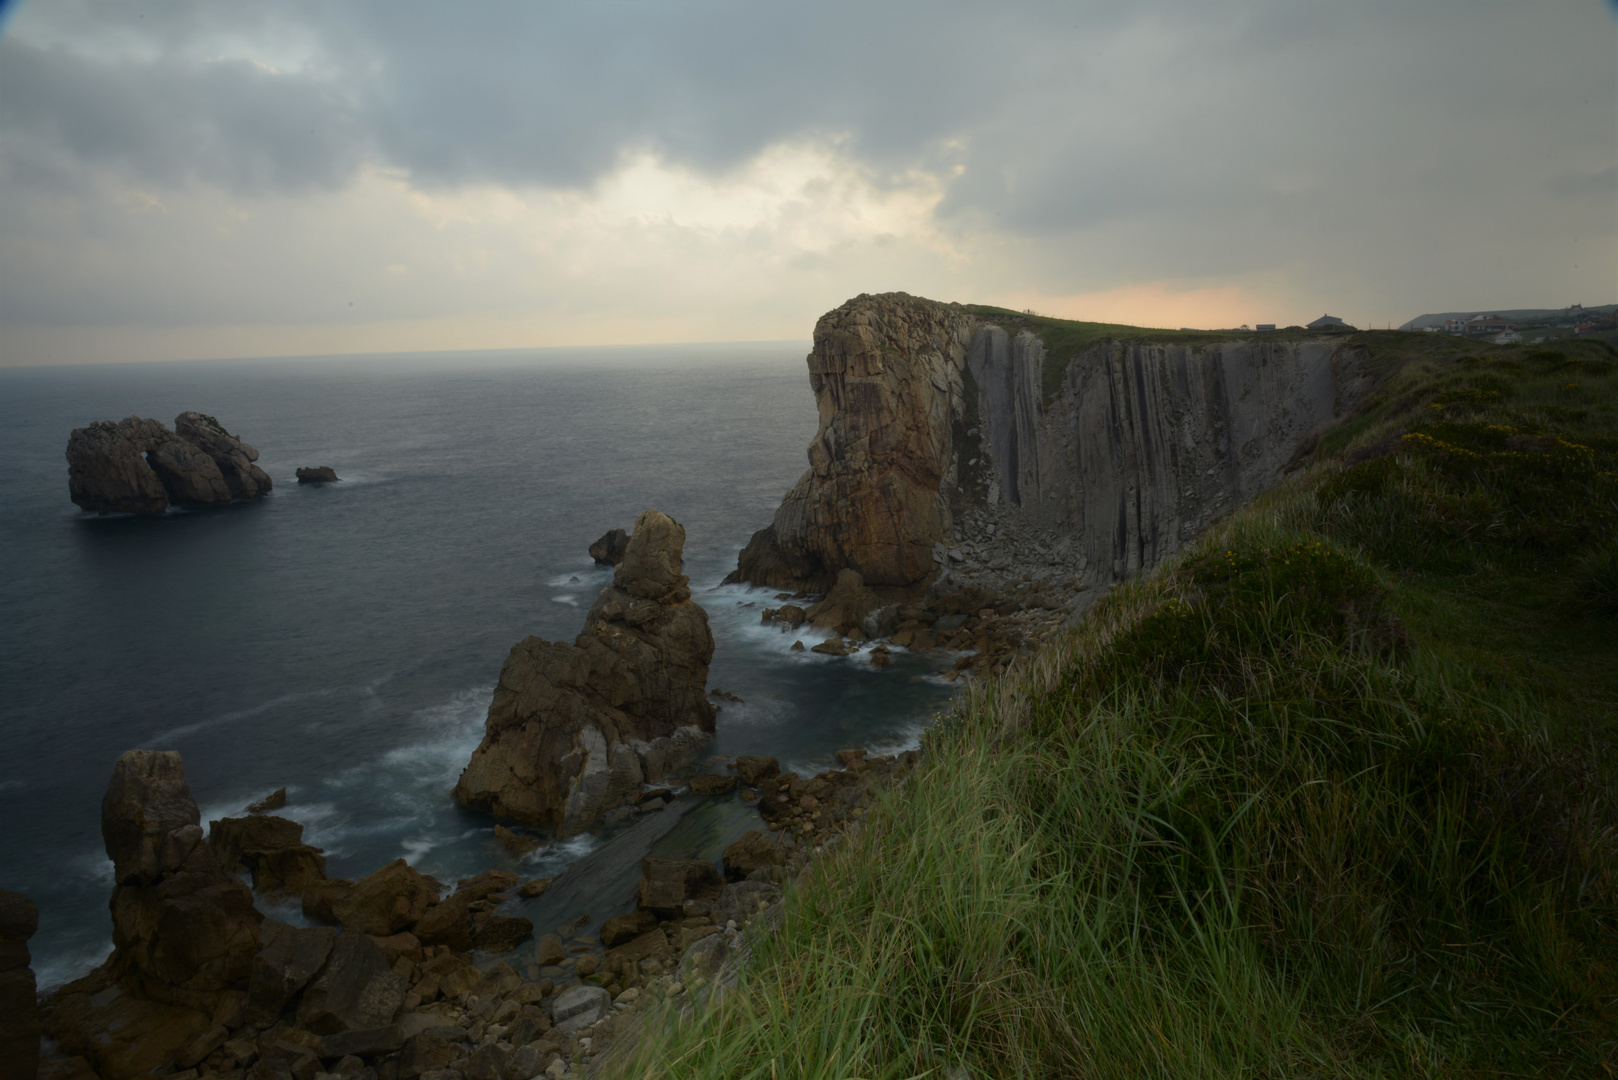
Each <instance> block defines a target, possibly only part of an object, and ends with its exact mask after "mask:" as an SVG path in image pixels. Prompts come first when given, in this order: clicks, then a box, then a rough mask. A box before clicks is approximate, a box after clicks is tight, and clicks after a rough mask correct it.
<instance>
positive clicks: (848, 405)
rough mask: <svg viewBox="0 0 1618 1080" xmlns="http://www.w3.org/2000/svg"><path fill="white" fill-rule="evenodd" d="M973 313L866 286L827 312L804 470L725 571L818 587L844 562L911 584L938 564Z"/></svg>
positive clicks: (816, 353) (815, 355)
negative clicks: (815, 420) (872, 291)
mask: <svg viewBox="0 0 1618 1080" xmlns="http://www.w3.org/2000/svg"><path fill="white" fill-rule="evenodd" d="M976 323H977V319H976V318H975V317H974V316H972V315H971V314H969V313H968V312H967V311H966V310H965V309H963V308H961V307H959V306H958V305H952V304H951V305H946V304H938V303H934V302H932V301H929V300H923V299H920V298H918V297H912V296H906V295H905V294H904V293H889V294H886V295H882V296H868V295H867V296H859V297H856V298H855V299H853V300H850V301H848V302H847V303H846V304H844V305H843V306H842V307H840V308H838V309H837V310H835V311H831V312H828V313H827V314H825V315H823V316H821V318H820V321H819V322H818V323H817V324H816V325H815V338H814V350H813V351H812V352H811V353H810V354H809V385H810V388H811V389H812V390H813V391H814V394H815V401H816V403H817V404H818V405H819V407H820V428H819V430H818V431H817V432H816V433H815V437H814V440H813V441H812V442H811V443H810V444H809V471H807V472H806V473H804V474H803V476H802V477H801V478H800V479H799V480H798V482H797V484H795V485H794V486H793V488H792V490H791V491H789V492H787V494H786V496H785V498H784V499H783V500H782V503H781V506H780V508H779V509H778V510H777V511H776V513H775V521H774V522H773V523H772V524H771V525H770V526H769V527H768V528H766V529H763V530H761V531H759V532H757V533H755V534H754V535H753V538H752V540H751V541H750V542H749V543H748V545H747V547H746V549H745V550H743V552H742V554H741V557H740V559H739V560H738V563H737V569H736V572H735V573H734V574H733V575H731V578H729V579H727V580H734V581H747V582H752V583H754V584H757V585H771V586H775V587H778V588H783V589H809V590H811V591H816V592H819V591H824V590H826V589H829V588H830V587H831V586H832V584H833V582H834V581H835V577H836V573H837V571H838V570H841V569H844V568H850V569H854V570H858V571H859V572H860V573H861V575H863V578H864V582H865V584H867V585H897V586H908V585H910V584H912V583H914V582H917V581H919V580H921V579H922V578H924V577H926V576H927V575H929V574H931V573H932V572H933V569H934V564H933V559H932V546H933V544H935V543H937V542H938V540H939V539H940V538H941V537H942V536H943V535H944V533H945V529H946V525H947V508H946V507H945V506H944V505H943V502H942V500H941V499H940V497H939V489H940V485H941V483H942V482H943V480H944V477H945V475H946V474H947V473H948V471H949V469H950V464H951V448H952V432H951V422H952V420H954V419H955V418H956V417H958V416H960V415H961V413H962V409H961V402H962V400H963V382H962V374H961V373H962V370H963V368H964V365H965V358H966V349H967V346H968V344H969V343H970V341H971V334H972V330H973V328H974V327H975V325H976Z"/></svg>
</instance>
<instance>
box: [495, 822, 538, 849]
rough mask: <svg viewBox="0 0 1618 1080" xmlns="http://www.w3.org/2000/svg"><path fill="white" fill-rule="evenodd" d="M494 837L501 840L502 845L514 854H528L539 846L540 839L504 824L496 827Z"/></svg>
mask: <svg viewBox="0 0 1618 1080" xmlns="http://www.w3.org/2000/svg"><path fill="white" fill-rule="evenodd" d="M494 838H495V839H496V840H497V841H499V843H500V846H501V847H503V848H505V849H506V850H507V851H509V852H511V853H512V854H513V855H526V854H528V853H529V852H530V851H533V850H534V849H535V848H537V847H539V841H538V840H535V839H534V838H533V837H531V836H524V835H523V834H522V833H518V832H513V831H511V830H510V829H508V828H506V827H505V826H504V825H496V826H495V827H494Z"/></svg>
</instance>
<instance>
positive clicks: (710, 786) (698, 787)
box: [691, 773, 736, 795]
mask: <svg viewBox="0 0 1618 1080" xmlns="http://www.w3.org/2000/svg"><path fill="white" fill-rule="evenodd" d="M735 790H736V777H734V776H720V775H719V774H717V773H708V774H707V775H704V776H697V777H693V778H692V780H691V794H693V795H729V794H730V793H731V792H732V791H735Z"/></svg>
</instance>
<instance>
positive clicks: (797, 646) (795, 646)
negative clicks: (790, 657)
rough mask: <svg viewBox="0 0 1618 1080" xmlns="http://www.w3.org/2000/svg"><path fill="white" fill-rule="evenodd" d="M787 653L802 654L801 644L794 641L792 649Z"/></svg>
mask: <svg viewBox="0 0 1618 1080" xmlns="http://www.w3.org/2000/svg"><path fill="white" fill-rule="evenodd" d="M787 652H803V642H801V641H794V642H793V643H792V648H790V649H788V650H787Z"/></svg>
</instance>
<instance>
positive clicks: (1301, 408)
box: [729, 293, 1360, 592]
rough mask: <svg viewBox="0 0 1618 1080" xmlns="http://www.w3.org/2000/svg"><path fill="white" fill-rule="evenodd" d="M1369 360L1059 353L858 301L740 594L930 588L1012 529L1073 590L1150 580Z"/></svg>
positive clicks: (1012, 334) (1329, 415)
mask: <svg viewBox="0 0 1618 1080" xmlns="http://www.w3.org/2000/svg"><path fill="white" fill-rule="evenodd" d="M1357 361H1358V356H1357V353H1356V350H1355V347H1354V346H1353V345H1343V344H1342V343H1340V342H1339V341H1336V340H1328V339H1322V340H1305V341H1286V340H1263V339H1248V340H1241V339H1228V340H1211V341H1209V342H1208V343H1206V344H1202V345H1183V344H1154V343H1150V342H1120V341H1103V342H1099V343H1096V344H1093V345H1090V346H1088V347H1086V348H1084V349H1082V350H1079V351H1078V352H1077V353H1076V354H1074V355H1071V356H1069V357H1066V358H1057V357H1052V356H1050V355H1048V351H1047V349H1046V347H1045V343H1044V341H1043V340H1042V339H1041V338H1040V337H1039V336H1038V335H1037V334H1035V333H1033V332H1032V331H1030V330H1029V329H1027V328H1023V327H1019V326H1018V325H1017V324H1016V320H1015V319H1014V318H1011V317H1008V318H1006V319H1003V320H1000V321H996V320H995V319H993V318H990V317H987V316H983V315H979V314H974V313H973V312H971V311H969V310H968V309H966V308H963V307H961V306H960V305H956V304H940V303H935V302H933V301H929V300H922V299H919V298H916V297H911V296H907V295H905V294H903V293H890V294H885V295H881V296H868V295H867V296H860V297H856V298H855V299H853V300H850V301H849V302H847V303H846V304H844V305H843V306H842V307H840V308H838V309H837V310H835V311H832V312H829V313H827V314H826V315H824V316H822V317H821V319H820V321H819V323H818V324H817V325H816V327H815V340H814V350H813V351H812V352H811V353H810V355H809V379H810V386H811V387H812V388H813V390H814V392H815V399H816V402H817V405H818V407H819V411H820V425H819V429H818V431H817V432H816V435H815V438H814V440H813V441H812V442H811V443H810V446H809V469H808V471H807V472H805V473H804V475H803V476H802V478H800V479H799V481H798V482H797V484H795V485H794V486H793V488H792V489H791V490H790V491H789V492H788V493H787V494H786V496H785V497H784V499H783V501H782V503H781V506H780V508H779V509H778V510H777V511H776V515H775V520H774V521H773V522H772V524H771V525H770V526H769V527H768V528H766V529H763V530H761V531H760V532H758V533H757V534H755V535H754V536H753V538H752V540H751V541H750V542H749V544H748V545H747V548H746V549H745V550H744V551H743V552H742V554H741V557H740V558H739V560H738V566H737V570H736V572H735V573H734V574H732V575H731V578H730V579H729V580H733V581H745V582H750V583H753V584H759V585H768V586H772V587H775V588H781V589H794V590H807V591H811V592H825V591H827V590H828V589H830V588H831V587H832V585H833V584H834V582H835V580H836V575H837V573H838V571H840V570H845V569H852V570H855V571H858V572H859V573H860V574H861V575H862V577H863V581H864V584H865V585H866V586H871V587H878V588H880V587H884V586H887V587H892V586H899V587H905V588H908V589H911V590H915V589H917V588H919V587H920V586H921V585H923V584H926V583H930V582H932V581H934V579H935V577H936V576H938V575H939V574H940V573H941V572H944V571H947V570H948V569H949V568H950V567H951V566H952V564H953V565H959V564H962V563H964V562H965V561H966V558H965V556H964V553H961V552H960V550H959V549H960V545H961V544H962V542H963V541H964V540H967V539H971V540H972V541H974V542H975V541H977V540H979V539H982V540H985V541H988V540H990V539H992V536H993V533H994V531H995V528H996V526H997V525H999V526H1001V527H1002V528H1003V529H1004V531H1005V532H1009V533H1014V534H1020V535H1024V536H1027V537H1028V538H1029V539H1031V540H1037V541H1040V542H1044V543H1048V544H1050V545H1052V550H1051V551H1050V552H1049V553H1050V554H1053V555H1059V556H1060V562H1061V572H1062V576H1064V577H1065V578H1066V579H1067V580H1066V582H1065V585H1064V588H1065V589H1066V591H1068V592H1072V591H1075V590H1078V589H1081V588H1086V587H1091V586H1094V585H1098V584H1105V583H1108V582H1111V581H1114V580H1121V579H1123V578H1127V577H1130V576H1133V575H1135V574H1138V573H1140V572H1142V571H1144V570H1148V569H1150V568H1152V567H1153V566H1155V565H1156V564H1157V563H1159V562H1161V561H1162V560H1163V559H1164V558H1166V557H1168V556H1169V555H1172V554H1173V553H1174V552H1176V551H1177V550H1179V549H1180V547H1182V546H1183V545H1184V544H1185V543H1186V542H1187V541H1189V540H1190V539H1191V538H1192V537H1194V536H1195V535H1196V534H1197V533H1198V532H1199V531H1200V530H1201V529H1202V528H1203V527H1204V526H1205V525H1206V524H1207V523H1208V522H1209V521H1211V520H1212V519H1213V518H1214V517H1216V516H1218V515H1220V514H1223V513H1225V512H1227V511H1228V510H1230V509H1232V508H1234V507H1235V506H1237V505H1239V504H1240V503H1241V502H1243V501H1245V500H1246V499H1248V498H1250V497H1251V496H1253V495H1254V494H1256V493H1257V492H1259V491H1262V490H1264V489H1265V488H1267V487H1269V486H1271V485H1273V484H1274V483H1275V482H1276V481H1277V480H1278V479H1279V478H1280V476H1281V474H1282V473H1283V471H1284V470H1285V468H1286V467H1287V465H1288V463H1289V462H1291V461H1292V460H1294V458H1295V457H1296V456H1297V455H1298V454H1299V453H1300V451H1303V450H1306V449H1307V447H1308V446H1309V445H1311V442H1312V439H1313V437H1314V435H1315V433H1316V432H1317V431H1318V430H1319V429H1320V428H1322V427H1324V426H1325V425H1327V424H1328V423H1329V422H1330V421H1331V420H1332V419H1334V417H1336V416H1337V415H1339V414H1340V413H1341V412H1342V411H1343V410H1344V409H1345V408H1347V407H1348V406H1350V405H1351V404H1352V403H1353V398H1354V397H1355V393H1356V388H1357V387H1358V384H1359V382H1360V373H1359V371H1358V363H1357ZM1053 363H1055V364H1059V365H1061V370H1060V371H1059V372H1052V371H1050V370H1048V369H1049V367H1050V365H1052V364H1053ZM952 552H954V553H955V554H954V555H952ZM956 555H959V556H960V557H955V556H956ZM988 561H990V562H992V561H993V560H988ZM1040 562H1041V563H1043V562H1044V560H1043V558H1041V560H1040ZM990 568H992V567H986V569H990ZM1008 568H1009V567H1008V566H1002V567H1000V568H999V569H1002V570H1004V569H1008Z"/></svg>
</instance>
